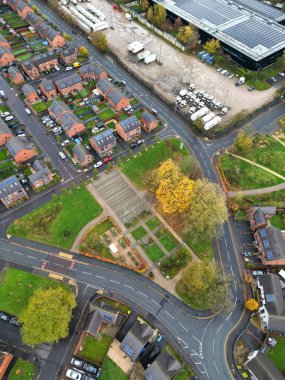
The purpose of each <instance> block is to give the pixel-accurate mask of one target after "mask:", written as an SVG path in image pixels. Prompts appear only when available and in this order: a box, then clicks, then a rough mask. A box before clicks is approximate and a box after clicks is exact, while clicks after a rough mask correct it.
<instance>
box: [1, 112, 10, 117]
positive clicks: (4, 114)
mask: <svg viewBox="0 0 285 380" xmlns="http://www.w3.org/2000/svg"><path fill="white" fill-rule="evenodd" d="M9 115H10V112H2V113H1V117H6V116H9Z"/></svg>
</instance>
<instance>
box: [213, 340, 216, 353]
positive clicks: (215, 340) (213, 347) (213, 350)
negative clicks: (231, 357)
mask: <svg viewBox="0 0 285 380" xmlns="http://www.w3.org/2000/svg"><path fill="white" fill-rule="evenodd" d="M215 341H216V337H215V338H214V340H213V354H214V352H215Z"/></svg>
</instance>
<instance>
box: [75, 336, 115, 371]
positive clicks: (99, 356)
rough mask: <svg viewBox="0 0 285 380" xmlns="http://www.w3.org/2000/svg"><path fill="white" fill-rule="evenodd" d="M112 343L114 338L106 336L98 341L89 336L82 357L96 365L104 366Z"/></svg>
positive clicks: (81, 353)
mask: <svg viewBox="0 0 285 380" xmlns="http://www.w3.org/2000/svg"><path fill="white" fill-rule="evenodd" d="M112 341H113V338H112V337H111V336H109V335H105V334H103V335H101V336H100V337H98V338H97V339H95V338H92V337H91V336H87V337H86V339H85V341H84V344H83V350H82V351H81V352H80V356H82V358H84V359H87V360H90V361H92V362H94V363H97V364H102V363H103V361H104V358H105V356H106V354H107V351H108V349H109V346H110V344H111V343H112Z"/></svg>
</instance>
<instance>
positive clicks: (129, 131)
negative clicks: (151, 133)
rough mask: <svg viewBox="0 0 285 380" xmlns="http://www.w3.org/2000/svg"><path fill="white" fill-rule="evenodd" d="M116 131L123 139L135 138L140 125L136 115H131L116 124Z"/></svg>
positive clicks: (138, 132)
mask: <svg viewBox="0 0 285 380" xmlns="http://www.w3.org/2000/svg"><path fill="white" fill-rule="evenodd" d="M116 131H117V132H118V134H119V135H120V136H121V137H122V139H123V140H125V141H131V140H134V139H137V138H138V137H139V135H140V134H141V125H140V122H139V120H138V119H137V117H136V115H132V116H130V117H128V118H127V119H125V120H122V121H120V122H119V123H117V124H116Z"/></svg>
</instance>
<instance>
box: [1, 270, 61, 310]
mask: <svg viewBox="0 0 285 380" xmlns="http://www.w3.org/2000/svg"><path fill="white" fill-rule="evenodd" d="M50 286H58V283H57V282H55V281H52V280H50V279H48V278H45V277H41V276H37V275H35V274H32V273H29V272H24V271H21V270H18V269H14V268H8V269H7V271H6V272H0V310H3V311H6V312H7V313H11V314H13V315H19V314H20V313H21V311H22V310H23V309H25V308H26V306H27V304H28V300H29V298H30V297H31V295H32V294H33V293H34V292H35V291H36V290H37V289H39V288H44V287H50Z"/></svg>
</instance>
